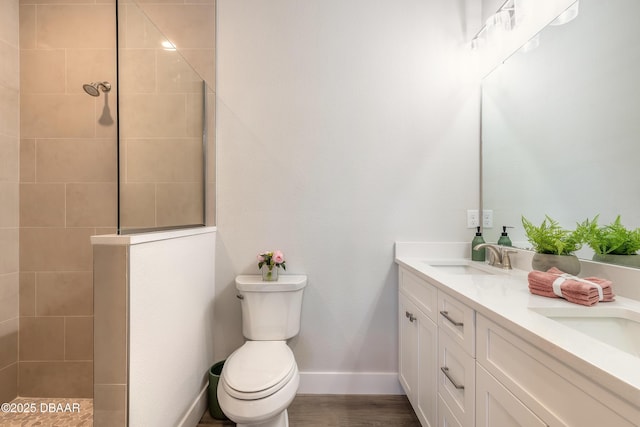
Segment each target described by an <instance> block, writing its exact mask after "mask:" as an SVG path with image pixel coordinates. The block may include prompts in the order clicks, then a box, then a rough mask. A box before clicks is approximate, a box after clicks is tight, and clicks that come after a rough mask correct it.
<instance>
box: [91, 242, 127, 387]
mask: <svg viewBox="0 0 640 427" xmlns="http://www.w3.org/2000/svg"><path fill="white" fill-rule="evenodd" d="M93 250H94V287H95V288H94V301H95V306H94V356H93V357H94V363H95V377H94V378H95V383H96V384H125V383H126V381H127V270H126V266H127V248H126V247H124V246H99V245H98V246H94V248H93Z"/></svg>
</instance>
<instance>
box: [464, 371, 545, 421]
mask: <svg viewBox="0 0 640 427" xmlns="http://www.w3.org/2000/svg"><path fill="white" fill-rule="evenodd" d="M494 426H509V427H545V426H546V424H545V423H544V422H543V421H542V420H541V419H540V418H538V417H537V416H536V415H535V414H534V413H533V412H531V410H530V409H529V408H527V407H526V406H525V405H524V404H523V403H522V402H520V401H519V400H518V399H517V398H516V397H515V396H514V395H513V394H511V393H510V392H509V390H507V389H506V388H505V387H504V386H503V385H502V384H500V383H499V382H498V380H496V379H495V378H493V376H491V374H490V373H488V372H487V371H486V370H485V369H484V368H483V367H482V366H481V365H480V364H478V365H477V366H476V427H494Z"/></svg>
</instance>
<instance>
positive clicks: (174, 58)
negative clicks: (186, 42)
mask: <svg viewBox="0 0 640 427" xmlns="http://www.w3.org/2000/svg"><path fill="white" fill-rule="evenodd" d="M156 57H157V59H156V65H157V67H156V75H157V79H158V87H157V91H158V93H186V92H188V93H202V78H201V77H200V76H199V75H198V74H197V73H196V72H195V71H194V70H193V68H192V67H191V66H190V65H189V64H188V63H187V62H186V61H185V60H184V59H183V58H182V56H181V55H180V54H179V53H178V52H177V51H175V50H174V51H170V50H163V49H158V50H157V51H156ZM201 99H202V98H201Z"/></svg>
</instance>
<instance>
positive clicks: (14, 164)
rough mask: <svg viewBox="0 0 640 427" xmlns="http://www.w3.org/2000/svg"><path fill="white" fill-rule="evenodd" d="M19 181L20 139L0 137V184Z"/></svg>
mask: <svg viewBox="0 0 640 427" xmlns="http://www.w3.org/2000/svg"><path fill="white" fill-rule="evenodd" d="M0 102H2V101H0ZM19 179H20V139H19V138H18V137H15V136H6V135H0V182H18V180H19Z"/></svg>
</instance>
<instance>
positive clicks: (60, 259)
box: [20, 228, 93, 271]
mask: <svg viewBox="0 0 640 427" xmlns="http://www.w3.org/2000/svg"><path fill="white" fill-rule="evenodd" d="M92 234H93V229H92V228H67V229H65V228H22V229H20V269H21V271H91V265H92V260H91V243H90V240H89V239H90V236H91V235H92Z"/></svg>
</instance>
